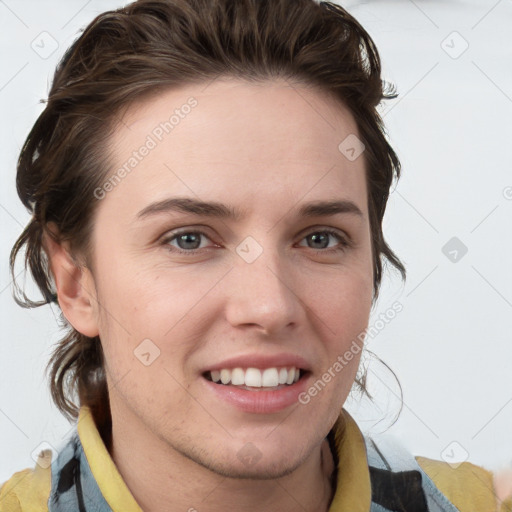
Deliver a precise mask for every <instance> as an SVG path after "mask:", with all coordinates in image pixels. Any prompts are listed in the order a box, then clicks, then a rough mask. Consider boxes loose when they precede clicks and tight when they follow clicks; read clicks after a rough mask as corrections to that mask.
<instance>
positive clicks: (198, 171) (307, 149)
mask: <svg viewBox="0 0 512 512" xmlns="http://www.w3.org/2000/svg"><path fill="white" fill-rule="evenodd" d="M356 137H358V129H357V124H356V122H355V120H354V117H353V116H352V114H351V113H350V111H349V110H348V108H347V107H346V106H345V105H344V104H343V103H342V102H341V101H337V100H335V99H333V98H332V97H330V96H327V95H326V94H324V93H322V92H321V91H319V90H317V89H312V88H306V87H304V86H298V85H292V84H291V83H288V82H286V81H272V82H263V83H248V82H245V81H239V80H228V79H223V80H220V79H218V80H216V81H214V82H213V83H211V84H209V85H208V84H194V85H190V86H184V87H180V88H178V89H172V90H168V91H165V92H162V93H159V94H158V95H155V96H153V97H151V98H150V99H147V100H145V101H142V102H140V103H136V104H134V105H132V106H131V107H130V108H129V109H128V110H127V111H126V112H125V113H124V115H123V117H122V122H121V123H119V125H118V126H117V129H116V130H115V132H114V134H113V136H112V137H111V139H110V141H109V146H110V149H111V161H112V164H113V165H112V169H111V172H112V173H114V174H115V173H116V172H118V171H119V169H123V168H124V170H125V172H123V173H121V174H123V179H122V180H118V181H119V183H118V185H117V186H116V187H115V190H113V191H112V193H110V194H109V200H111V199H112V200H118V201H121V200H122V198H124V200H125V202H128V203H130V204H132V205H134V204H135V202H136V203H138V204H141V203H143V202H146V203H147V202H149V201H150V200H151V201H155V200H161V199H165V198H167V197H169V195H170V194H172V193H176V194H180V195H184V194H186V195H189V196H197V197H200V198H210V199H211V198H212V196H215V197H216V198H219V199H220V198H221V197H223V198H224V199H225V200H226V201H225V202H227V203H229V202H230V198H231V199H232V200H233V199H234V198H235V197H236V198H237V199H238V200H242V201H244V204H246V205H247V204H250V203H251V202H254V201H255V200H256V198H257V197H259V198H260V199H261V200H263V201H267V205H268V206H271V205H275V206H278V205H279V204H283V201H288V200H290V201H295V202H297V201H298V200H300V198H302V197H304V198H305V199H308V200H314V199H319V198H321V199H329V198H331V199H334V198H340V196H345V197H351V198H355V197H359V200H360V205H359V206H360V208H361V209H362V210H364V209H365V208H366V179H365V165H364V158H363V156H364V155H361V156H360V157H359V158H356V159H349V158H347V157H346V155H345V154H344V153H343V151H342V150H341V149H343V147H344V146H343V144H344V141H346V140H349V141H351V140H358V139H355V138H356ZM340 144H341V145H342V148H341V149H340ZM345 145H346V144H345ZM306 196H307V197H306ZM276 201H277V203H276ZM231 202H233V201H231Z"/></svg>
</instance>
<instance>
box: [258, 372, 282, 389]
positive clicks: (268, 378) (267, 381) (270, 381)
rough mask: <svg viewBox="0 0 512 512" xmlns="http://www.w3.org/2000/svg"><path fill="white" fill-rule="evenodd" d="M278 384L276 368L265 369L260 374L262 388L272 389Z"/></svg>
mask: <svg viewBox="0 0 512 512" xmlns="http://www.w3.org/2000/svg"><path fill="white" fill-rule="evenodd" d="M278 384H279V374H278V373H277V368H267V369H266V370H264V371H263V373H262V374H261V385H262V387H264V388H273V387H274V386H277V385H278Z"/></svg>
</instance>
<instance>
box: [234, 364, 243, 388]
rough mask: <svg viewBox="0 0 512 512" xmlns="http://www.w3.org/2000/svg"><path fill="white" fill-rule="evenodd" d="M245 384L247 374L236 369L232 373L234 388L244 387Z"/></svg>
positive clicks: (240, 369)
mask: <svg viewBox="0 0 512 512" xmlns="http://www.w3.org/2000/svg"><path fill="white" fill-rule="evenodd" d="M244 382H245V373H244V371H243V370H242V368H235V369H234V370H233V371H232V372H231V384H233V385H234V386H242V385H243V384H244Z"/></svg>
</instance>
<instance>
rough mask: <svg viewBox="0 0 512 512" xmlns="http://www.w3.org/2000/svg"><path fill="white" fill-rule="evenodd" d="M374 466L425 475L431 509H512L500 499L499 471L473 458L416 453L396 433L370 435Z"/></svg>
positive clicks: (494, 511)
mask: <svg viewBox="0 0 512 512" xmlns="http://www.w3.org/2000/svg"><path fill="white" fill-rule="evenodd" d="M366 443H367V451H368V462H369V466H370V467H372V466H373V467H376V468H381V469H385V470H387V471H389V472H391V473H393V474H397V476H398V474H400V475H402V474H403V475H405V474H407V475H409V476H410V477H411V478H412V476H414V474H416V475H417V476H418V478H420V476H421V487H422V488H423V492H424V494H425V498H426V501H427V503H428V509H429V510H430V509H431V508H432V507H431V506H434V505H435V506H434V509H435V510H443V511H449V512H454V511H460V512H473V511H474V510H478V511H479V512H512V508H511V502H510V501H509V500H505V501H504V502H503V503H501V502H499V501H498V500H497V496H496V489H495V479H494V477H495V475H494V473H493V472H492V471H489V470H487V469H485V468H483V467H481V466H477V465H475V464H472V463H470V462H463V463H460V464H458V463H457V464H455V463H454V464H449V463H448V462H445V461H442V460H434V459H430V458H427V457H422V456H414V455H413V454H412V453H410V452H409V451H408V450H407V449H406V448H405V447H404V445H403V444H402V443H401V442H400V440H398V439H397V438H396V437H394V436H389V435H385V436H382V435H381V436H376V437H375V436H371V437H367V438H366Z"/></svg>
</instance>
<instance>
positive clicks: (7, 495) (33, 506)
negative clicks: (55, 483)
mask: <svg viewBox="0 0 512 512" xmlns="http://www.w3.org/2000/svg"><path fill="white" fill-rule="evenodd" d="M51 458H52V452H51V450H44V451H42V452H41V454H40V455H39V457H38V460H37V463H36V465H35V466H34V468H33V469H30V468H27V469H24V470H22V471H18V472H16V473H14V474H13V475H12V476H11V478H9V479H8V480H7V481H6V482H4V483H2V484H0V512H47V511H48V505H47V504H48V497H49V495H50V489H51Z"/></svg>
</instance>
